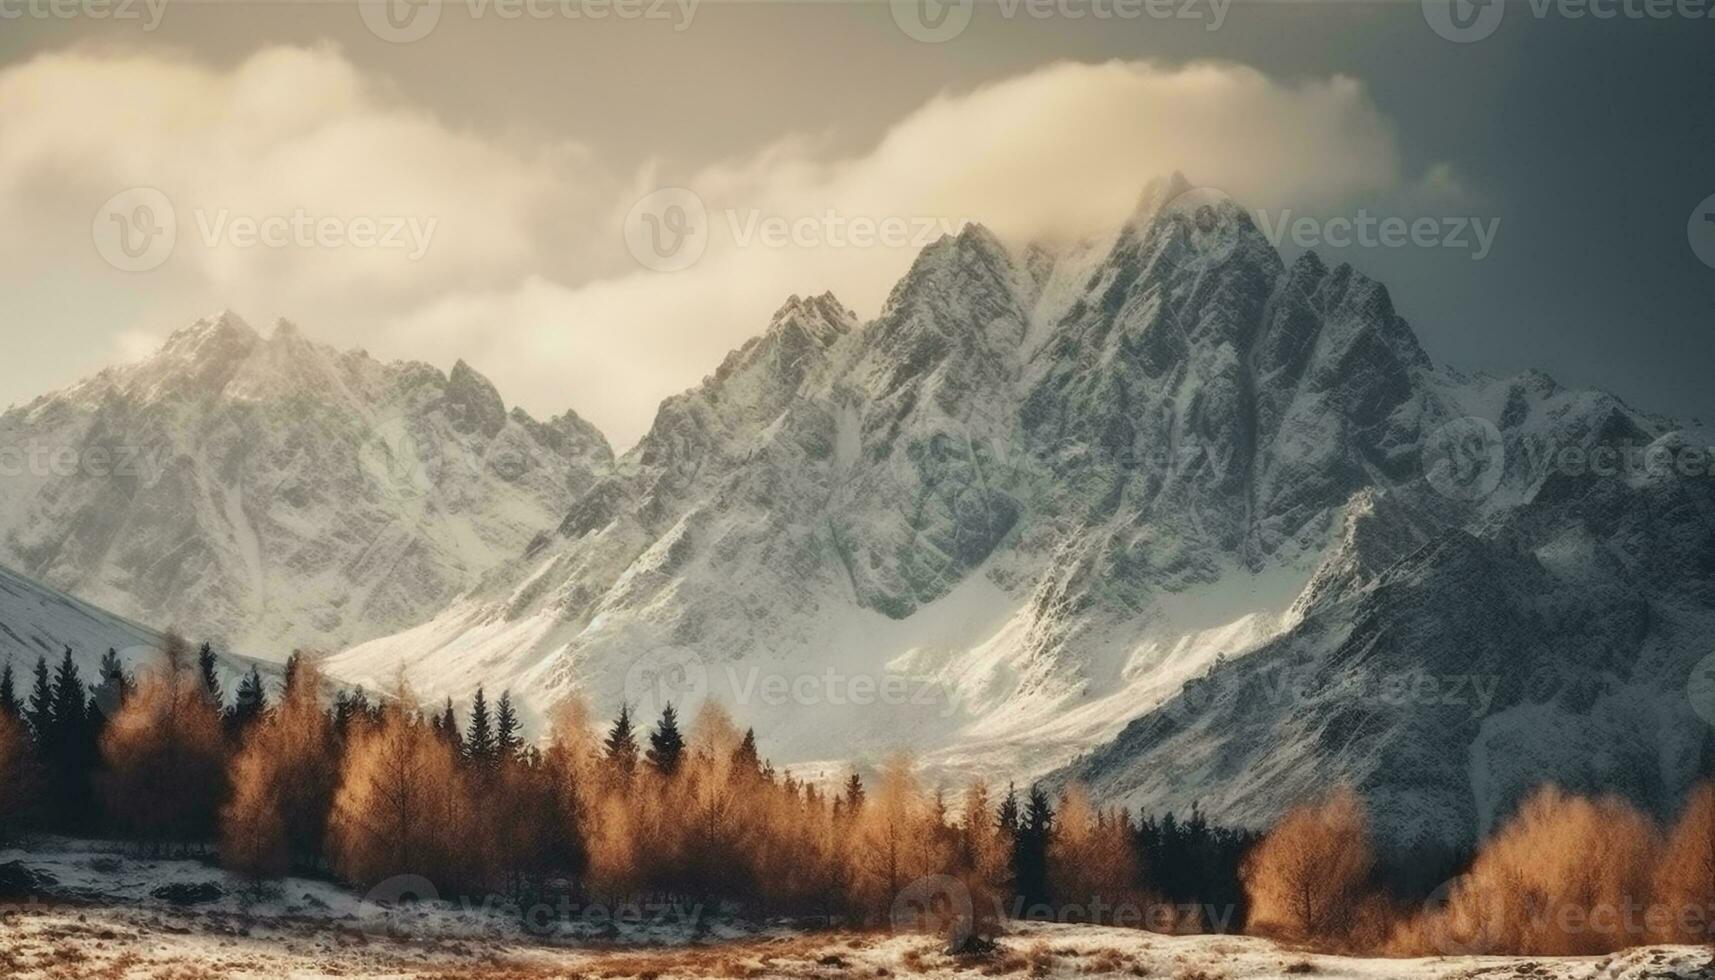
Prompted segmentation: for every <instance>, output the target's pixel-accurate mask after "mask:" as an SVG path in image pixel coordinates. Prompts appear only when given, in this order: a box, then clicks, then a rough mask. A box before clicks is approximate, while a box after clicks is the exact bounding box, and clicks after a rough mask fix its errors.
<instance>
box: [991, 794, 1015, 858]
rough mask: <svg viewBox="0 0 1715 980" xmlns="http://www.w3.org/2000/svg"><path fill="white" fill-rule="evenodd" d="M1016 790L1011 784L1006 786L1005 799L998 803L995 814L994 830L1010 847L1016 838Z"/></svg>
mask: <svg viewBox="0 0 1715 980" xmlns="http://www.w3.org/2000/svg"><path fill="white" fill-rule="evenodd" d="M1018 820H1019V816H1018V788H1017V787H1016V786H1014V785H1013V784H1011V783H1007V784H1006V799H1004V800H1002V801H1000V810H999V812H997V813H996V814H995V829H997V830H999V831H1000V832H1001V834H1002V835H1003V836H1004V837H1005V839H1006V842H1007V844H1008V845H1009V846H1010V845H1011V843H1012V841H1013V840H1014V839H1016V838H1017V837H1018Z"/></svg>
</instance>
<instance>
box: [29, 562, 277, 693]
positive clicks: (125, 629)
mask: <svg viewBox="0 0 1715 980" xmlns="http://www.w3.org/2000/svg"><path fill="white" fill-rule="evenodd" d="M162 643H163V638H162V636H161V634H159V633H157V632H155V631H154V630H152V629H149V628H148V627H146V626H140V625H138V624H136V623H133V622H131V621H130V620H128V619H125V618H123V617H120V616H115V615H114V614H112V613H110V612H108V611H106V610H105V609H100V608H97V607H95V606H92V605H90V604H89V603H87V602H84V601H82V600H80V599H75V598H73V597H71V596H69V595H66V594H65V593H64V592H61V591H59V590H58V589H54V588H50V587H48V586H45V585H43V584H41V583H40V582H36V581H33V580H31V579H29V578H26V577H25V576H23V575H19V574H18V573H17V572H14V571H12V570H11V569H9V568H5V567H3V566H0V664H6V663H10V664H11V665H12V672H13V675H14V678H15V680H14V683H15V684H17V686H18V690H19V691H20V692H23V691H24V690H25V689H26V688H27V687H28V685H29V676H30V671H31V669H32V668H33V666H34V665H35V663H36V661H37V660H38V659H40V658H44V657H45V658H47V661H48V664H49V666H56V665H57V664H58V663H59V661H60V658H61V657H63V656H64V655H65V651H66V650H68V649H69V650H70V651H71V652H72V659H73V661H74V662H75V663H76V664H77V666H78V670H79V671H80V672H81V673H82V675H83V678H84V680H86V681H88V682H90V683H94V682H95V680H96V678H97V677H99V676H100V674H99V669H98V668H99V665H100V662H101V657H102V655H103V654H105V653H106V652H107V651H108V650H113V651H115V652H116V653H118V654H119V659H120V661H121V662H122V663H123V664H124V665H125V666H126V668H127V669H129V670H136V669H137V668H139V667H141V666H143V665H145V664H148V663H152V662H154V661H155V659H156V657H157V655H158V653H159V651H160V649H161V647H162ZM217 653H218V654H219V662H220V664H221V669H222V674H223V677H224V679H225V681H226V682H227V685H226V686H227V689H228V690H232V689H235V685H236V684H237V683H238V681H239V679H240V677H241V675H242V674H244V673H245V672H247V671H248V670H249V669H250V667H251V666H252V664H255V665H257V666H259V667H260V668H261V669H262V671H263V672H264V674H277V673H278V670H277V669H275V668H274V667H273V666H271V665H268V664H263V663H259V662H257V661H254V660H252V659H251V658H248V657H243V656H238V655H234V654H231V653H228V652H226V651H217Z"/></svg>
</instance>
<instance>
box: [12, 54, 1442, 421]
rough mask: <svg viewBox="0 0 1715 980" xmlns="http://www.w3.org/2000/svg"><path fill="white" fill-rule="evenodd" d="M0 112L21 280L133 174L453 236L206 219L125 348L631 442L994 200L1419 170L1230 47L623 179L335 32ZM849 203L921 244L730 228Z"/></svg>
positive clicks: (1050, 225)
mask: <svg viewBox="0 0 1715 980" xmlns="http://www.w3.org/2000/svg"><path fill="white" fill-rule="evenodd" d="M50 93H51V95H50ZM0 118H4V119H5V120H6V125H5V126H4V127H0V219H4V230H0V257H3V258H8V259H20V260H22V261H24V266H23V268H26V269H27V267H28V262H27V256H36V255H38V254H39V253H40V251H41V249H42V246H40V245H39V244H31V243H34V242H39V241H41V240H42V239H41V238H40V236H34V235H33V236H32V237H31V238H30V239H28V240H26V239H25V238H23V237H20V235H19V233H18V232H16V231H15V229H21V228H33V227H35V226H37V225H40V224H41V223H42V222H44V221H48V220H50V219H53V220H57V221H58V222H59V223H58V225H57V226H56V227H59V228H62V229H66V228H69V229H71V231H72V232H76V234H72V233H69V232H68V233H66V234H63V235H60V236H59V237H58V238H55V237H54V236H52V235H49V236H48V239H47V240H48V241H49V244H48V245H47V246H46V248H47V252H48V254H49V255H50V257H51V253H52V251H53V250H54V249H75V250H76V251H77V256H76V260H77V262H79V263H81V268H82V269H83V270H84V271H85V272H86V273H87V275H88V277H90V278H91V279H93V280H102V281H105V280H111V279H115V278H117V277H120V276H121V274H119V273H116V272H112V271H111V270H105V269H103V268H101V267H100V266H99V264H98V263H97V262H96V261H94V260H93V259H92V256H91V255H90V253H91V251H92V250H91V249H90V247H89V244H88V241H87V233H88V227H89V220H90V219H89V215H90V214H91V213H93V209H94V207H95V205H96V204H98V203H99V202H100V201H101V200H104V199H105V198H106V197H107V196H108V195H109V194H111V193H113V192H114V191H115V190H118V189H121V188H123V187H126V186H130V185H133V184H145V185H149V186H155V187H159V188H160V189H162V190H163V191H165V192H166V193H167V194H168V195H169V197H171V198H172V199H173V201H174V204H175V207H176V208H177V210H178V211H179V212H180V213H181V215H183V214H184V213H185V212H187V211H195V210H197V209H218V208H226V209H228V210H229V211H230V212H232V213H235V214H253V215H273V214H289V213H291V212H292V211H293V210H294V209H301V210H304V211H307V212H310V213H312V214H330V215H391V214H400V215H417V216H430V217H433V218H435V219H436V222H437V224H436V230H435V234H434V238H433V241H432V244H431V247H430V249H429V251H428V252H427V253H426V255H425V256H424V258H423V259H422V260H421V261H418V262H410V261H407V260H405V258H404V256H403V255H402V254H401V253H399V252H397V251H387V250H380V249H376V250H369V251H363V250H353V249H350V248H344V249H327V248H322V249H294V248H286V249H241V248H233V247H230V246H229V245H228V244H222V245H220V246H217V247H214V248H207V247H204V246H203V244H202V242H201V241H200V240H199V234H200V233H199V231H198V228H197V227H196V226H195V225H194V224H189V226H188V227H187V219H185V218H183V217H182V218H181V228H180V244H179V246H178V248H177V250H176V251H175V253H174V256H173V258H172V260H171V261H170V262H169V263H168V264H167V265H166V266H163V267H162V268H161V270H159V272H158V273H152V274H149V275H148V276H146V277H143V278H144V279H146V283H145V284H144V285H143V286H141V287H139V289H140V291H141V292H142V293H143V294H146V295H147V296H148V299H147V301H146V303H145V302H144V301H137V303H138V304H141V305H136V304H134V305H133V307H132V309H131V319H130V321H129V322H124V318H123V317H120V318H117V319H119V320H120V321H121V322H114V323H113V324H112V325H111V337H110V339H111V341H113V342H117V341H118V339H119V338H120V337H121V336H122V335H123V336H126V337H127V338H129V339H128V340H127V341H126V342H127V345H128V346H132V345H134V344H135V331H136V330H137V329H138V327H139V325H140V324H139V322H138V321H140V320H144V319H147V320H148V321H149V322H148V323H147V327H148V329H150V330H151V331H157V330H162V329H166V328H170V327H171V326H173V325H175V324H176V323H177V322H184V321H188V320H189V319H190V318H191V317H192V316H193V315H195V314H197V313H200V312H204V311H205V307H208V306H221V305H226V306H232V307H234V308H236V309H238V310H239V311H241V312H244V313H245V314H246V315H249V316H252V317H256V318H260V317H261V316H264V315H267V316H271V315H286V316H289V317H290V318H292V319H293V320H295V321H297V322H298V323H299V324H300V325H302V326H303V327H304V328H305V329H306V330H307V331H308V332H309V333H310V334H312V335H315V336H321V337H324V338H327V339H329V340H337V341H339V342H341V343H352V344H359V345H363V346H367V347H369V348H370V349H371V350H373V351H375V352H376V353H378V354H383V355H387V356H400V357H405V356H408V357H413V358H417V359H422V360H428V361H431V362H434V363H439V364H443V365H445V364H448V363H450V362H451V361H452V360H453V359H454V358H456V357H464V358H466V359H467V360H469V361H471V362H472V363H473V364H476V365H477V366H479V367H480V368H481V369H482V370H484V371H485V373H487V374H488V375H489V376H490V377H491V378H493V379H494V381H495V382H496V383H497V384H498V385H499V386H500V388H501V390H502V392H503V393H505V394H506V396H507V397H508V398H509V399H511V400H515V401H518V402H520V403H522V404H524V405H525V406H526V407H527V408H530V409H531V410H532V411H535V412H537V413H538V414H546V413H549V412H553V411H558V410H560V409H563V408H565V407H568V406H569V407H573V408H575V409H577V410H578V411H579V412H580V413H581V414H584V415H585V416H587V417H589V418H590V419H591V420H592V421H594V422H596V423H597V424H598V425H600V426H602V427H603V428H604V429H605V430H607V431H608V433H609V434H610V436H611V437H613V438H614V440H615V442H616V443H618V444H620V445H626V444H629V443H630V442H632V441H634V440H635V439H636V437H637V436H638V435H639V434H640V433H641V432H642V430H643V429H644V428H645V427H646V426H647V425H648V423H649V421H650V420H651V419H652V418H653V415H654V409H655V406H656V404H657V403H658V402H659V401H660V399H661V398H662V397H664V396H665V395H667V394H670V393H672V392H674V391H677V390H680V389H683V388H685V387H687V386H689V385H692V384H695V383H696V382H697V381H698V380H699V379H700V378H701V377H702V376H703V375H704V374H705V373H707V372H708V371H711V370H712V369H713V368H714V366H715V365H716V364H717V363H718V361H719V358H720V356H721V355H722V354H723V353H724V352H725V351H726V350H728V349H730V348H732V347H734V346H736V345H737V344H739V343H741V342H742V341H743V340H744V339H745V338H746V337H748V336H750V335H751V334H753V333H755V332H756V331H757V330H758V329H760V328H761V327H762V326H763V325H764V324H765V323H766V320H767V318H768V316H769V314H770V313H771V312H772V311H773V310H774V309H775V308H776V307H778V306H779V304H780V303H781V301H782V300H783V299H784V298H785V297H786V295H788V294H789V293H793V292H798V293H810V292H820V291H822V290H824V289H832V290H834V292H835V293H836V294H837V295H839V296H840V297H841V298H842V299H844V300H845V301H846V303H847V304H848V305H851V306H853V307H854V308H856V309H857V310H858V312H859V313H860V314H862V315H866V316H867V315H872V314H873V313H875V312H876V310H877V309H878V307H879V304H880V302H881V300H882V299H883V298H884V296H885V294H886V291H887V289H888V288H889V286H891V284H892V282H893V281H894V280H895V279H896V278H897V277H898V275H899V274H900V273H902V272H903V271H904V269H905V268H906V266H907V265H908V264H909V262H910V260H911V258H912V257H913V256H914V254H915V252H916V246H917V245H918V244H919V243H920V238H921V234H920V233H921V232H922V231H924V230H925V229H926V228H929V227H931V226H934V227H939V226H940V225H939V224H937V223H945V224H946V225H947V226H956V224H957V222H958V220H959V219H963V218H973V219H978V220H982V221H983V222H985V223H987V224H988V225H990V227H992V228H994V229H995V230H996V231H997V233H999V234H1001V235H1002V236H1003V237H1006V238H1010V239H1013V240H1025V239H1030V238H1037V237H1072V236H1078V235H1083V234H1087V233H1090V232H1093V231H1096V230H1099V229H1101V228H1103V227H1106V226H1108V225H1111V224H1113V223H1115V222H1117V221H1118V220H1120V219H1122V218H1123V217H1124V215H1125V214H1126V213H1127V212H1128V211H1129V210H1130V209H1131V207H1132V206H1133V204H1134V203H1135V200H1136V197H1137V194H1138V192H1139V190H1140V189H1141V187H1142V186H1143V184H1144V183H1145V181H1146V180H1147V179H1148V178H1150V177H1151V176H1154V175H1157V174H1161V173H1165V172H1169V171H1172V170H1180V171H1183V172H1184V173H1186V174H1187V175H1188V176H1190V177H1191V178H1192V179H1193V180H1195V181H1199V182H1202V183H1205V184H1207V185H1211V186H1215V187H1219V188H1221V189H1223V190H1226V191H1228V192H1229V193H1231V194H1233V195H1234V196H1235V197H1238V198H1240V199H1241V200H1244V201H1246V202H1247V203H1250V204H1252V205H1254V206H1257V207H1276V208H1278V207H1296V208H1304V209H1308V208H1315V207H1323V206H1337V205H1338V204H1340V203H1341V202H1346V201H1352V200H1362V199H1366V198H1368V197H1371V196H1375V195H1387V194H1391V193H1396V192H1399V191H1401V190H1402V189H1405V188H1409V187H1415V186H1421V183H1420V182H1418V181H1414V180H1412V179H1409V178H1408V177H1406V176H1405V175H1402V174H1401V173H1400V163H1399V150H1398V147H1397V146H1396V143H1395V140H1394V137H1393V134H1392V131H1391V128H1390V126H1389V124H1388V122H1387V120H1386V119H1385V118H1384V117H1383V116H1382V115H1381V113H1380V112H1379V111H1378V110H1377V108H1376V107H1375V105H1374V104H1373V103H1372V102H1371V100H1370V99H1369V97H1368V95H1367V93H1366V92H1365V91H1364V89H1363V87H1362V85H1361V84H1359V83H1358V82H1356V81H1354V80H1352V79H1349V78H1344V77H1334V78H1328V79H1322V80H1316V81H1309V82H1302V83H1294V84H1286V83H1282V82H1279V81H1276V80H1273V79H1270V78H1268V77H1267V76H1265V75H1263V74H1261V73H1259V72H1257V71H1255V70H1253V69H1250V68H1246V67H1243V66H1238V65H1230V64H1194V65H1191V66H1187V67H1182V68H1169V67H1162V66H1156V65H1152V64H1147V63H1121V62H1111V63H1107V64H1098V65H1088V64H1070V63H1068V64H1056V65H1052V66H1049V67H1046V68H1043V69H1041V70H1038V71H1035V72H1032V73H1029V74H1027V75H1023V76H1019V77H1015V78H1010V79H1006V80H1004V81H999V82H995V83H993V84H990V85H986V86H983V87H981V88H978V89H976V90H975V91H970V92H947V93H942V94H940V95H938V96H936V97H934V98H932V99H931V100H929V101H928V102H927V103H926V104H924V105H923V106H921V107H920V108H919V109H917V110H916V111H915V112H913V113H911V114H910V115H908V116H907V117H906V118H904V119H902V120H900V121H899V122H898V123H897V124H895V125H894V126H892V127H891V128H890V129H889V130H888V131H887V132H886V133H885V134H884V135H882V136H881V138H880V139H879V140H878V141H876V142H875V144H874V145H873V147H871V148H870V149H869V150H868V151H866V152H863V153H860V154H857V155H848V156H840V155H837V154H834V153H832V152H830V151H829V150H828V149H827V145H828V144H827V143H826V142H824V141H822V140H818V139H815V138H810V137H806V136H804V135H801V134H785V135H783V136H782V138H781V139H780V141H778V142H777V143H775V144H774V145H771V146H767V147H761V148H758V149H757V150H756V151H755V152H754V153H753V154H750V155H749V156H747V157H744V158H742V159H733V160H724V161H717V162H713V163H710V162H707V161H700V162H691V163H688V164H686V163H680V164H677V165H674V164H671V163H668V162H663V161H649V162H647V163H645V164H642V165H635V166H626V167H623V168H622V167H621V166H619V165H618V163H617V162H613V161H607V162H605V164H604V162H603V161H599V160H598V159H596V157H595V156H594V155H593V154H591V153H590V152H587V151H586V150H584V149H582V148H580V147H579V146H578V145H576V144H574V143H570V142H555V141H553V140H550V139H545V138H537V139H533V140H532V139H524V138H520V137H516V136H512V137H507V138H502V137H496V136H492V135H488V134H482V133H477V132H467V131H459V130H455V129H452V128H450V127H449V126H447V125H446V124H444V123H443V122H441V121H439V120H437V119H436V118H435V117H434V116H432V115H431V114H429V113H427V112H425V111H424V110H422V109H421V108H418V107H414V106H412V105H411V104H410V102H409V100H408V99H407V98H406V97H404V95H402V94H401V93H398V92H395V91H392V90H391V89H390V88H389V87H388V86H387V85H385V84H384V83H382V82H380V81H378V80H376V79H374V78H372V77H369V76H367V75H365V74H364V73H363V72H361V71H359V70H358V69H357V68H355V67H354V66H353V65H352V64H351V63H350V62H349V61H347V60H346V59H345V58H344V57H343V56H342V55H341V54H340V53H339V52H337V51H336V50H334V49H331V48H327V47H316V48H308V49H303V48H270V49H266V50H263V51H260V52H258V53H257V54H255V55H254V56H252V57H251V58H249V59H248V60H246V61H244V62H243V63H241V64H239V65H237V66H235V67H233V68H231V69H229V70H219V69H214V68H208V67H197V66H187V65H184V64H180V63H176V62H170V61H167V60H164V59H160V58H154V57H146V56H139V55H127V56H110V55H101V54H96V53H90V52H73V53H67V54H60V55H55V56H51V57H44V58H39V59H37V60H35V61H32V62H29V63H27V64H24V65H21V66H19V67H16V68H13V69H10V70H7V71H6V72H4V73H0ZM574 135H575V134H574ZM625 170H629V171H630V172H631V176H629V177H619V176H616V175H618V174H620V173H621V172H623V171H625ZM1452 182H1453V178H1452V176H1451V174H1450V173H1438V175H1431V180H1430V181H1429V183H1432V184H1436V183H1439V184H1446V183H1452ZM663 185H683V186H688V187H691V188H693V189H694V190H695V191H696V192H697V193H698V195H699V196H700V197H701V198H702V200H703V201H705V202H706V203H707V205H708V208H709V212H710V218H711V219H712V226H713V227H712V234H711V236H710V242H709V247H708V251H707V253H706V254H705V255H704V257H703V258H702V259H701V261H699V262H698V263H697V264H696V265H695V266H693V267H691V268H690V269H687V270H685V271H681V272H675V273H670V274H661V273H652V272H649V271H647V270H644V269H642V268H641V267H639V266H637V265H636V264H635V263H633V262H632V261H631V260H630V258H629V256H628V255H627V253H626V251H625V249H624V246H623V237H622V227H621V222H622V219H623V217H624V215H625V214H626V212H627V210H628V209H629V208H630V207H631V205H632V203H633V202H634V201H635V200H636V199H637V198H638V197H640V196H642V195H643V194H644V193H647V192H648V191H650V190H653V189H655V188H656V187H659V186H663ZM830 214H831V215H832V216H833V218H832V224H830V221H829V218H828V216H829V215H830ZM854 219H868V220H870V221H881V220H883V219H895V220H897V221H901V222H903V223H904V227H905V229H906V231H907V236H906V237H907V239H908V241H907V242H906V244H904V245H902V246H900V247H883V246H876V247H869V248H853V247H830V246H823V247H809V248H803V247H784V248H781V247H763V246H760V245H756V244H754V243H753V244H751V245H749V246H748V247H746V246H744V245H742V244H741V243H740V242H737V241H735V240H734V235H733V230H734V228H737V229H738V230H739V231H741V232H742V231H744V230H745V229H746V228H751V227H753V226H752V225H751V224H750V222H752V221H753V220H762V221H769V220H776V221H786V222H792V221H800V222H807V223H804V224H801V225H800V228H801V229H805V230H807V231H808V233H810V234H812V235H814V236H820V235H823V234H825V233H826V231H827V230H828V229H830V228H833V229H835V230H836V233H837V234H842V235H849V234H852V233H854V232H857V231H860V230H861V228H853V227H852V222H853V220H854ZM78 222H81V225H79V224H78ZM860 225H861V221H860ZM78 235H82V236H84V237H83V239H82V240H81V241H80V240H79V239H78ZM32 248H33V249H36V251H33V252H32V251H31V249H32ZM0 281H4V280H0ZM30 281H31V280H29V279H27V278H24V277H23V275H20V276H19V278H18V279H17V281H16V282H15V283H9V284H10V285H14V286H16V287H17V288H25V289H28V288H31V286H30ZM125 281H126V282H127V283H135V282H138V277H132V278H131V279H129V280H125ZM75 301H76V300H75V297H68V298H67V300H66V302H75ZM93 308H95V309H101V308H102V307H100V306H99V305H97V306H95V307H93ZM19 394H20V395H23V394H28V393H19Z"/></svg>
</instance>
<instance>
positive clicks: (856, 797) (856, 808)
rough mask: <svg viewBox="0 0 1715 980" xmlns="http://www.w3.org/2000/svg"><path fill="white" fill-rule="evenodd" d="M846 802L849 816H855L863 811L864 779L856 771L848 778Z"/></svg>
mask: <svg viewBox="0 0 1715 980" xmlns="http://www.w3.org/2000/svg"><path fill="white" fill-rule="evenodd" d="M845 802H846V815H847V816H852V817H855V816H857V815H858V814H859V813H860V812H862V811H863V780H862V779H859V778H858V774H857V773H855V772H854V773H852V775H851V778H850V779H848V780H846V795H845Z"/></svg>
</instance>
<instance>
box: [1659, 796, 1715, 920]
mask: <svg viewBox="0 0 1715 980" xmlns="http://www.w3.org/2000/svg"><path fill="white" fill-rule="evenodd" d="M1655 898H1656V901H1658V902H1660V903H1661V904H1663V905H1664V906H1665V907H1666V910H1667V913H1668V914H1666V915H1661V916H1658V917H1657V918H1658V920H1659V924H1658V926H1657V930H1656V932H1657V938H1658V939H1660V940H1661V941H1663V942H1670V943H1709V942H1715V923H1712V922H1711V921H1710V916H1711V915H1712V914H1715V782H1704V783H1701V784H1699V785H1698V786H1697V787H1695V788H1694V789H1693V790H1692V791H1691V795H1690V797H1689V798H1687V800H1686V802H1685V807H1684V808H1683V809H1682V810H1681V811H1680V814H1679V820H1678V821H1676V822H1675V823H1674V825H1673V829H1672V830H1671V831H1670V832H1669V833H1668V835H1667V841H1666V843H1665V844H1664V845H1663V847H1662V851H1661V859H1660V861H1659V862H1658V864H1657V869H1656V877H1655Z"/></svg>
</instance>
